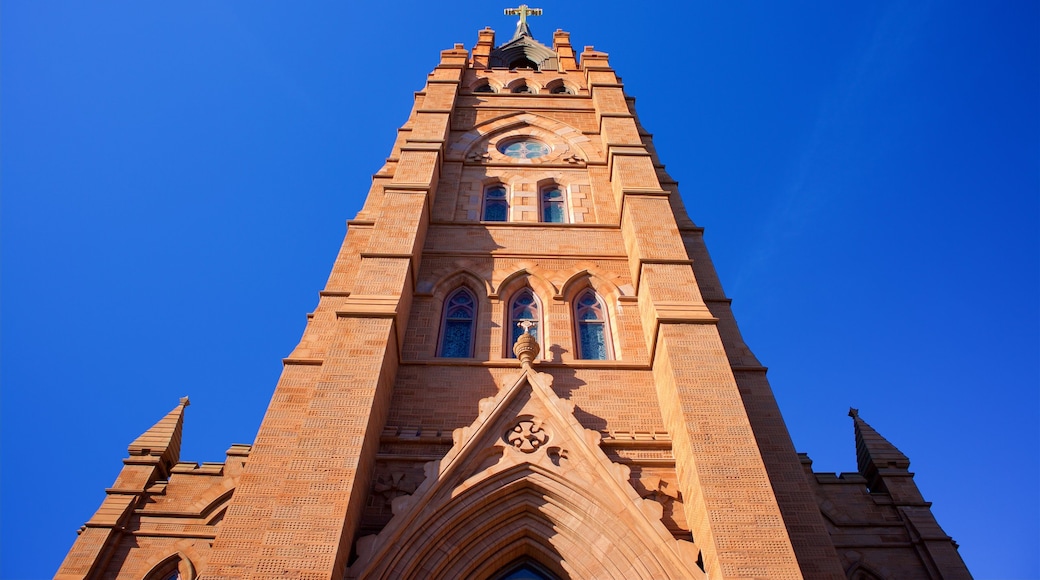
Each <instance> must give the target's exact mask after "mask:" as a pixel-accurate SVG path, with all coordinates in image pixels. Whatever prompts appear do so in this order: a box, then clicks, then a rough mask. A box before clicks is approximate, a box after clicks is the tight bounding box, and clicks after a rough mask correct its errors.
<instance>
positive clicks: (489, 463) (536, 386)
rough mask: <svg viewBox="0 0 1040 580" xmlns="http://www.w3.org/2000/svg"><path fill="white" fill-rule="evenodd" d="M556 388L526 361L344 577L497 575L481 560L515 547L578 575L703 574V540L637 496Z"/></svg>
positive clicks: (395, 505) (361, 548) (363, 545)
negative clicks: (677, 531)
mask: <svg viewBox="0 0 1040 580" xmlns="http://www.w3.org/2000/svg"><path fill="white" fill-rule="evenodd" d="M551 384H552V376H550V375H547V374H543V373H536V372H534V371H533V370H532V369H531V368H530V367H529V366H527V365H525V369H524V370H522V371H521V373H520V374H519V375H515V376H513V377H511V378H508V379H507V380H506V384H505V388H503V389H501V390H500V391H499V393H498V394H497V395H496V396H494V397H490V398H487V399H483V400H482V401H480V403H479V413H478V416H477V418H476V420H475V421H474V422H473V423H472V424H470V425H469V426H467V427H462V428H460V429H456V430H455V432H454V433H453V439H454V445H453V446H452V448H451V450H449V451H448V453H447V454H446V455H445V456H444V458H442V459H440V460H439V461H431V462H429V463H427V464H426V479H425V480H424V481H423V483H422V484H421V485H420V486H419V487H418V489H416V491H415V493H414V494H412V495H410V496H401V497H398V498H395V499H394V500H393V502H392V509H393V512H394V517H393V518H392V519H391V520H390V522H389V523H388V524H387V525H386V527H385V528H384V529H383V530H382V531H381V532H380V533H379V534H378V535H376V536H367V537H365V538H361V539H360V540H359V541H358V545H357V552H358V556H359V557H358V560H357V561H356V562H355V563H354V564H353V566H351V568H350V570H349V571H348V574H347V577H348V578H410V577H416V578H420V577H421V578H437V577H445V578H447V577H469V576H471V575H477V576H481V575H484V574H485V573H488V572H490V571H493V570H484V571H483V572H481V570H482V569H481V568H480V566H481V563H483V562H489V561H492V560H494V557H493V556H497V555H498V554H501V553H510V554H512V553H513V552H516V553H528V554H535V556H536V557H537V556H538V555H539V554H540V555H543V556H546V557H544V558H542V559H541V560H540V561H541V562H542V563H543V564H547V565H550V566H551V567H552V565H553V564H554V562H553V561H552V560H555V567H556V569H557V571H558V573H561V575H564V574H565V575H567V576H570V577H572V578H582V577H597V578H703V577H704V576H703V573H702V572H701V571H700V570H699V569H698V568H697V566H696V564H695V562H696V559H697V555H698V550H697V548H696V547H695V546H694V545H693V544H692V543H690V542H683V541H678V540H676V539H675V538H674V537H673V536H672V535H671V534H670V533H669V532H668V530H667V529H666V528H665V526H664V524H662V523H661V520H660V518H661V515H662V507H661V505H660V504H659V503H657V502H656V501H653V500H645V499H642V498H641V497H640V496H639V494H638V493H637V492H636V490H635V489H633V488H632V486H631V484H630V483H629V480H628V478H629V468H628V467H627V466H624V465H620V464H615V463H613V462H611V461H610V459H609V458H608V457H607V456H606V455H605V454H604V453H603V451H602V450H601V449H600V447H599V440H600V434H599V433H598V432H596V431H591V430H588V429H585V428H584V427H582V425H581V424H580V423H579V422H578V420H577V419H576V418H575V416H574V412H573V411H574V405H573V404H572V403H570V402H569V401H566V400H563V399H560V398H559V397H558V396H557V395H556V393H554V392H553V390H552V389H551V388H550V387H551ZM585 516H588V517H585ZM525 550H526V551H525ZM470 552H472V553H470ZM512 557H515V555H513V556H512ZM487 565H490V564H487Z"/></svg>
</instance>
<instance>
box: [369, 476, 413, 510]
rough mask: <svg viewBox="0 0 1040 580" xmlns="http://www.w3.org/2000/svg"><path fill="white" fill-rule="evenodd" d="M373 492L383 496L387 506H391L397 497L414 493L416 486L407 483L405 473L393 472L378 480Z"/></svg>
mask: <svg viewBox="0 0 1040 580" xmlns="http://www.w3.org/2000/svg"><path fill="white" fill-rule="evenodd" d="M373 491H375V492H376V493H378V494H379V495H381V496H383V501H384V502H385V504H386V505H390V503H391V502H392V501H393V500H394V498H395V497H399V496H402V495H408V494H410V493H412V492H414V491H415V484H413V483H409V482H407V481H405V478H404V473H402V472H400V471H392V472H390V473H389V474H388V475H380V476H379V477H378V478H376V483H375V485H374V486H373Z"/></svg>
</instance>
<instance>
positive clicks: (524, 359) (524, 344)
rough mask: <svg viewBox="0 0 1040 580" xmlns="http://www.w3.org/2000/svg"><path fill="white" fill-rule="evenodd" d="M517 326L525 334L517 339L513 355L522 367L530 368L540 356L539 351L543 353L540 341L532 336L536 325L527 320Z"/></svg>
mask: <svg viewBox="0 0 1040 580" xmlns="http://www.w3.org/2000/svg"><path fill="white" fill-rule="evenodd" d="M517 326H519V327H521V328H523V329H524V332H523V334H521V335H520V336H519V337H518V338H517V339H516V343H515V344H513V354H515V355H516V358H518V359H520V365H521V366H530V364H531V362H532V361H534V359H535V357H537V356H538V353H539V351H541V347H540V346H538V341H537V340H535V338H534V336H532V335H531V328H532V327H533V326H534V324H533V323H531V322H530V321H529V320H525V321H523V322H518V323H517Z"/></svg>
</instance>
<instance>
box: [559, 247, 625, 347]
mask: <svg viewBox="0 0 1040 580" xmlns="http://www.w3.org/2000/svg"><path fill="white" fill-rule="evenodd" d="M590 266H591V265H590ZM588 288H592V290H594V291H595V292H596V294H598V295H599V297H600V298H601V299H602V300H603V302H604V306H605V307H606V308H605V310H606V315H607V330H608V331H609V333H610V335H609V337H608V338H609V340H610V345H609V350H608V351H607V352H608V357H610V356H612V358H613V359H614V360H621V359H622V358H623V357H622V353H623V352H624V345H623V344H621V332H620V329H621V324H620V322H621V321H620V316H621V309H622V308H623V306H622V302H623V301H624V300H625V299H626V298H628V297H629V296H630V294H626V293H625V292H623V291H622V287H621V286H618V285H617V284H616V283H614V282H613V281H612V280H608V279H606V278H604V277H603V276H601V275H599V274H598V273H594V272H590V271H589V270H588V269H584V270H579V271H577V272H575V273H574V274H572V275H571V276H570V277H569V278H567V281H566V282H564V283H563V285H562V287H561V288H560V293H559V294H558V295H556V296H554V297H553V298H554V299H555V300H562V301H563V302H565V303H566V304H567V306H568V310H569V315H570V320H571V329H570V331H571V333H572V340H573V344H574V345H577V341H578V337H577V336H576V334H577V329H576V326H577V322H578V321H577V320H576V319H575V317H574V316H575V312H574V301H575V300H576V299H577V298H578V296H579V295H580V294H581V293H582V292H584V291H585V290H586V289H588ZM628 288H629V292H631V289H630V288H631V287H630V286H629V287H628ZM633 298H634V297H633ZM577 352H578V351H577V346H575V356H577Z"/></svg>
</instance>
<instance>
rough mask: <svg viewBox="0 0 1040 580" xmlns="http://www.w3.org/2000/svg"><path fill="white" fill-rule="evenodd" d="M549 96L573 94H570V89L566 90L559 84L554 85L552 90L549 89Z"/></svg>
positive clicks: (571, 93)
mask: <svg viewBox="0 0 1040 580" xmlns="http://www.w3.org/2000/svg"><path fill="white" fill-rule="evenodd" d="M549 94H552V95H573V94H574V92H572V91H571V90H570V89H568V88H567V87H566V86H565V85H562V84H559V85H556V86H555V87H553V88H552V89H550V90H549Z"/></svg>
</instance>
